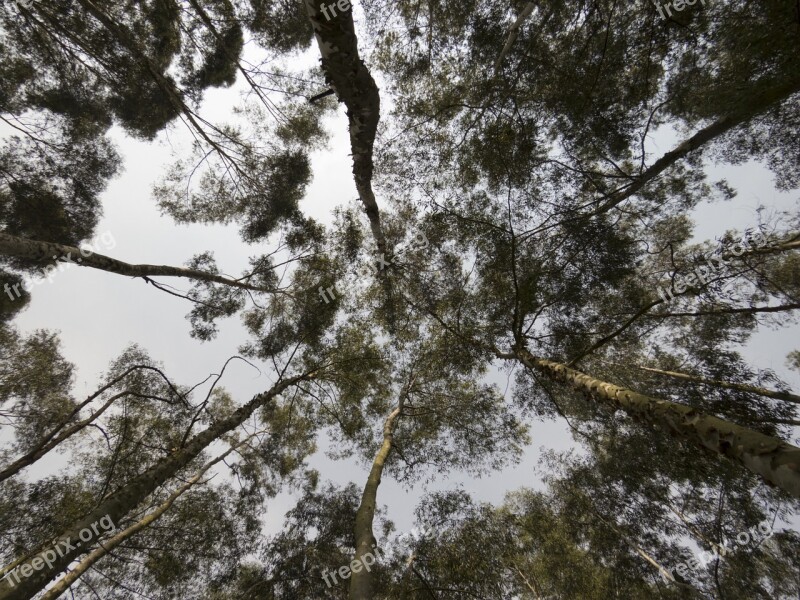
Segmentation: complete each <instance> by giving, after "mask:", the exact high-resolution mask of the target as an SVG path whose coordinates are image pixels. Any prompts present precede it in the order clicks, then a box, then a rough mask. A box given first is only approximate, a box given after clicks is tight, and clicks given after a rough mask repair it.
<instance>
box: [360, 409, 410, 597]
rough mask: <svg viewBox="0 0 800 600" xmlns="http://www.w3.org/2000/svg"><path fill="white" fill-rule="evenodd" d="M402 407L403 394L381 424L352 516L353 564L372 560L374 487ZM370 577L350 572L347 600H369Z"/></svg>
mask: <svg viewBox="0 0 800 600" xmlns="http://www.w3.org/2000/svg"><path fill="white" fill-rule="evenodd" d="M404 403H405V394H401V396H400V400H399V401H398V403H397V408H395V409H394V410H393V411H392V412H391V414H390V415H389V416H388V418H387V419H386V422H385V423H384V424H383V444H382V445H381V449H380V450H379V451H378V454H377V455H376V456H375V460H374V461H373V463H372V468H371V469H370V472H369V477H368V478H367V484H366V485H365V486H364V492H363V493H362V494H361V504H360V505H359V507H358V511H357V512H356V523H355V528H354V532H355V538H356V556H355V560H357V561H359V562H361V564H362V565H363V564H364V555H366V554H372V555H373V556H375V554H374V553H375V552H376V550H375V535H374V534H373V532H372V521H373V520H374V518H375V506H376V504H377V501H378V486H379V485H380V484H381V475H382V474H383V465H384V464H385V463H386V459H387V458H388V457H389V453H390V452H391V451H392V441H393V439H394V430H395V427H396V426H397V419H398V418H399V417H400V414H401V413H402V412H403V405H404ZM372 584H373V577H372V573H371V572H370V571H367V570H366V569H363V568H362V569H359V571H358V572H355V571H353V576H352V579H351V580H350V594H349V599H350V600H372V598H373V592H372V588H373V585H372Z"/></svg>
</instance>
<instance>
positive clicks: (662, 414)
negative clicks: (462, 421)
mask: <svg viewBox="0 0 800 600" xmlns="http://www.w3.org/2000/svg"><path fill="white" fill-rule="evenodd" d="M498 356H499V357H500V358H513V359H516V360H518V361H520V362H521V363H522V364H524V365H525V366H526V367H528V368H529V369H534V370H536V371H539V372H540V373H542V374H544V375H545V376H547V377H548V378H549V379H552V380H553V381H559V382H563V383H566V384H567V385H569V386H571V387H572V388H574V389H575V390H578V391H579V392H583V393H584V394H585V395H586V396H587V397H588V398H590V399H592V400H595V401H597V402H599V403H601V404H604V405H605V406H608V407H609V408H611V409H614V410H616V409H622V410H624V411H625V412H627V413H628V414H629V415H631V416H633V417H636V418H638V419H641V420H644V421H646V422H648V423H650V424H652V425H656V426H658V427H661V428H663V429H665V430H667V431H669V432H670V433H672V434H673V435H675V436H676V437H678V438H680V439H682V440H683V441H685V442H689V443H693V444H698V445H700V446H702V447H704V448H707V449H708V450H711V451H713V452H716V453H718V454H722V455H723V456H727V457H728V458H730V459H731V460H734V461H736V462H738V463H740V464H742V465H744V466H745V467H747V468H748V469H749V470H750V471H752V472H753V473H756V474H757V475H760V476H761V477H762V478H764V480H766V481H767V482H769V483H772V484H774V485H776V486H778V487H779V488H781V489H783V490H785V491H786V492H788V493H789V494H791V495H793V496H795V497H796V498H800V448H797V447H796V446H792V445H791V444H788V443H786V442H784V441H783V440H781V439H778V438H776V437H772V436H769V435H764V434H763V433H759V432H757V431H753V430H752V429H748V428H746V427H741V426H739V425H736V424H734V423H731V422H729V421H725V420H723V419H719V418H717V417H713V416H710V415H706V414H704V413H701V412H699V411H697V410H696V409H694V408H692V407H690V406H686V405H685V404H679V403H677V402H671V401H669V400H660V399H658V398H652V397H650V396H645V395H643V394H639V393H637V392H634V391H632V390H628V389H625V388H621V387H619V386H616V385H614V384H612V383H608V382H606V381H602V380H600V379H595V378H594V377H591V376H589V375H586V374H584V373H581V372H580V371H576V370H575V369H571V368H569V367H568V366H566V365H564V364H561V363H557V362H553V361H550V360H546V359H543V358H537V357H535V356H533V355H532V354H531V353H530V352H528V351H527V350H526V349H524V348H522V349H516V350H515V352H514V353H513V354H502V353H500V354H499V355H498Z"/></svg>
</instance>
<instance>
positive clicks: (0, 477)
mask: <svg viewBox="0 0 800 600" xmlns="http://www.w3.org/2000/svg"><path fill="white" fill-rule="evenodd" d="M127 394H128V392H120V393H119V394H115V395H114V396H111V398H109V399H108V400H107V401H106V403H105V404H103V406H101V407H100V408H99V409H98V410H97V412H94V413H92V414H91V415H90V416H88V417H87V418H85V419H84V420H82V421H78V422H77V423H75V424H74V425H72V426H71V427H69V428H67V429H65V430H63V431H62V432H61V433H60V434H58V435H50V434H48V436H47V437H45V439H44V440H42V441H41V442H40V443H39V444H37V445H36V446H35V447H34V448H32V449H31V450H30V451H29V452H28V453H26V454H23V455H22V456H20V457H19V458H18V459H17V460H15V461H14V462H12V463H11V464H10V465H8V466H7V467H5V468H4V469H3V470H2V471H0V481H5V480H6V479H8V478H9V477H12V476H13V475H16V474H17V473H19V472H20V471H21V470H22V469H24V468H25V467H27V466H30V465H32V464H33V463H35V462H36V461H37V460H39V459H40V458H42V457H43V456H44V455H45V454H47V453H48V452H50V450H52V449H53V448H55V447H56V446H58V445H59V444H60V443H61V442H63V441H64V440H66V439H67V438H69V437H71V436H73V435H75V434H76V433H77V432H79V431H80V430H81V429H83V428H84V427H86V426H87V425H88V424H89V423H92V422H93V421H95V420H96V419H97V418H98V417H99V416H100V415H102V414H103V413H104V412H105V411H106V410H108V408H109V407H110V406H111V405H112V404H113V403H114V401H115V400H116V399H117V398H121V397H123V396H126V395H127Z"/></svg>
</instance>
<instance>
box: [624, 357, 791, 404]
mask: <svg viewBox="0 0 800 600" xmlns="http://www.w3.org/2000/svg"><path fill="white" fill-rule="evenodd" d="M636 368H637V369H640V370H642V371H647V372H649V373H658V374H659V375H666V376H667V377H672V378H674V379H683V380H684V381H692V382H694V383H702V384H703V385H708V386H712V387H718V388H723V389H726V390H738V391H740V392H748V393H750V394H757V395H759V396H765V397H766V398H775V399H776V400H785V401H787V402H794V403H795V404H800V396H798V395H796V394H791V393H789V392H776V391H774V390H767V389H764V388H760V387H756V386H754V385H745V384H743V383H728V382H725V381H719V380H716V379H706V378H705V377H698V376H697V375H689V374H688V373H679V372H677V371H662V370H661V369H653V368H651V367H640V366H637V367H636Z"/></svg>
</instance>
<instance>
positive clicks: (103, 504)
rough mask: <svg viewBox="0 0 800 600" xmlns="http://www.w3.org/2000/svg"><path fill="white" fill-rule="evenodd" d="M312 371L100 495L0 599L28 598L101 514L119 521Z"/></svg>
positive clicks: (83, 548) (75, 552)
mask: <svg viewBox="0 0 800 600" xmlns="http://www.w3.org/2000/svg"><path fill="white" fill-rule="evenodd" d="M315 374H316V372H311V373H306V374H305V375H298V376H295V377H290V378H289V379H285V380H283V381H281V382H279V383H277V384H275V385H274V386H273V387H272V389H270V390H269V391H267V392H264V393H262V394H258V395H257V396H255V397H254V398H253V399H252V400H250V402H248V403H247V404H245V405H244V406H241V407H240V408H239V409H238V410H236V411H235V412H233V413H232V414H231V415H230V416H229V417H227V418H225V419H221V420H220V421H217V422H216V423H214V424H213V425H212V426H210V427H208V428H207V429H206V430H205V431H203V432H201V433H199V434H197V435H196V436H194V437H193V438H192V439H191V440H189V442H188V443H187V444H186V445H185V446H183V447H182V448H180V449H179V450H177V451H176V452H175V453H173V454H172V455H171V456H170V457H168V458H165V459H164V460H162V461H160V462H159V463H157V464H155V465H153V466H152V467H150V468H149V469H147V470H146V471H145V472H143V473H141V474H140V475H137V476H136V477H134V478H132V479H131V480H130V481H129V482H128V483H127V484H126V485H125V486H123V487H122V488H120V489H119V490H117V491H116V492H114V493H112V494H110V495H109V496H106V497H105V498H103V499H102V500H101V501H100V502H99V503H98V504H97V506H96V507H95V508H94V509H92V511H91V512H90V513H88V514H87V515H86V516H84V517H83V518H82V519H81V520H80V521H78V522H76V523H74V524H73V525H72V526H71V527H70V528H69V529H68V530H67V531H65V532H63V533H62V534H61V535H59V536H58V538H56V540H55V541H54V543H53V544H52V545H51V546H48V547H46V548H45V549H44V550H42V551H40V552H38V553H37V554H35V555H34V556H33V557H32V558H30V559H28V560H26V561H24V562H23V563H22V564H21V565H20V567H21V568H25V569H28V568H29V565H31V563H32V562H34V561H36V562H37V563H41V562H42V561H43V560H44V554H45V552H49V551H50V550H51V549H53V548H54V547H55V546H56V545H59V547H62V548H63V549H64V551H63V554H60V555H59V557H58V558H56V559H55V560H54V561H53V560H51V561H50V563H49V564H44V565H42V566H41V568H40V569H35V568H30V570H31V571H32V573H31V574H30V576H28V577H21V578H20V581H19V582H16V581H15V580H11V577H12V576H11V575H9V576H7V577H6V578H5V579H3V580H2V581H0V600H28V599H29V598H32V597H33V596H35V595H36V594H37V593H39V592H40V591H42V590H43V589H44V588H45V587H46V586H47V584H48V583H49V582H50V581H51V580H52V579H53V578H54V577H55V576H56V575H57V574H58V573H60V572H62V571H64V570H65V569H66V568H67V567H68V566H69V565H70V563H72V561H73V560H75V559H76V558H78V557H79V556H82V555H83V554H86V553H87V552H89V551H90V550H91V547H92V546H93V545H94V544H95V543H96V542H97V539H98V535H97V534H96V533H95V532H94V531H92V530H91V529H90V527H91V525H93V524H96V523H98V522H99V521H100V520H101V519H103V518H104V517H110V518H111V521H112V522H113V523H115V524H116V523H119V522H120V521H121V520H122V518H123V517H125V515H127V514H128V513H129V512H130V511H132V510H133V509H134V508H136V506H137V505H139V504H140V503H141V502H142V501H143V500H144V499H145V498H147V496H149V495H150V494H152V493H153V492H154V491H155V490H156V489H158V487H159V486H161V485H163V484H164V482H166V481H168V480H169V479H170V478H171V477H173V476H174V475H175V474H176V473H177V472H178V471H180V470H181V469H182V468H184V467H185V466H186V465H188V464H189V463H190V462H191V461H192V460H193V459H195V458H196V457H197V456H198V455H199V454H200V453H201V452H202V451H203V450H204V449H205V448H207V447H208V446H209V444H211V443H212V442H213V441H214V440H217V439H219V438H220V437H221V436H223V435H225V434H226V433H228V432H230V431H232V430H234V429H235V428H236V427H238V426H239V425H241V424H242V423H243V422H244V421H245V420H247V419H248V418H249V417H250V416H251V415H252V414H253V413H254V412H255V411H256V410H257V409H259V408H261V407H262V406H264V405H266V404H267V403H268V402H270V401H271V400H272V399H273V398H275V397H276V396H277V395H278V394H280V393H281V392H283V391H284V390H285V389H287V388H289V387H290V386H292V385H294V384H296V383H298V382H300V381H303V380H306V379H310V378H312V377H314V376H315ZM86 531H89V532H91V537H90V539H88V540H86V541H83V540H82V541H81V542H80V543H78V539H79V534H80V533H81V532H84V533H85V532H86ZM76 543H77V546H76Z"/></svg>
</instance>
